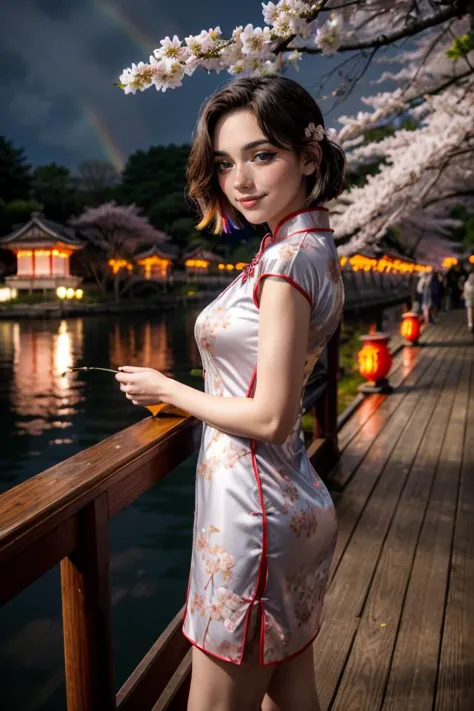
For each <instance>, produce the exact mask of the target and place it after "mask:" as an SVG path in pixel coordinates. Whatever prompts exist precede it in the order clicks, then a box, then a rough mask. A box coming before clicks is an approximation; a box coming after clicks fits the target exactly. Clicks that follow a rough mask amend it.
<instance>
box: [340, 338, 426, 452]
mask: <svg viewBox="0 0 474 711" xmlns="http://www.w3.org/2000/svg"><path fill="white" fill-rule="evenodd" d="M433 337H434V335H433V330H432V329H425V333H424V342H425V343H429V341H430V339H432V338H433ZM420 341H421V339H420ZM402 342H403V339H402V338H401V337H400V338H395V339H392V341H391V344H390V345H391V347H390V351H391V352H392V354H393V364H392V368H391V370H390V375H389V379H390V382H391V384H392V385H393V387H398V386H399V385H400V384H401V383H402V382H403V380H404V378H406V377H407V375H408V374H409V372H410V371H411V370H412V369H413V367H414V366H415V364H416V361H417V358H418V357H419V355H420V348H419V347H408V346H407V347H406V348H405V347H404V346H403V345H402ZM407 355H409V356H410V358H409V360H408V357H407ZM356 399H357V398H356ZM386 399H387V396H386V395H373V396H372V397H364V396H361V403H360V405H359V407H358V408H357V410H356V411H355V412H353V413H352V414H351V416H350V419H348V420H347V422H344V423H343V424H341V428H340V432H339V437H338V440H339V449H340V450H341V452H342V450H343V449H344V448H345V447H346V446H347V445H348V444H349V442H350V441H351V440H352V439H353V438H354V437H355V436H356V434H357V433H358V432H359V430H360V428H361V427H362V426H363V425H364V424H365V422H366V421H367V420H368V418H369V417H370V416H371V415H372V414H373V413H374V412H375V410H377V408H378V407H379V406H380V405H381V404H382V403H383V402H385V400H386Z"/></svg>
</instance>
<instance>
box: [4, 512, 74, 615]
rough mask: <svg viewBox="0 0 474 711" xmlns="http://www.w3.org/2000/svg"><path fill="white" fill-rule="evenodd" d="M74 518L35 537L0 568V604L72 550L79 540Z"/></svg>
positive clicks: (16, 593)
mask: <svg viewBox="0 0 474 711" xmlns="http://www.w3.org/2000/svg"><path fill="white" fill-rule="evenodd" d="M77 529H78V526H77V516H71V517H70V518H68V519H67V520H66V521H64V522H63V523H61V524H60V525H59V526H58V527H57V528H55V529H53V530H52V531H49V532H48V533H46V534H45V535H44V536H42V537H41V538H38V539H37V540H36V541H34V542H33V543H32V544H31V545H30V546H28V547H27V548H24V549H23V550H21V551H20V553H18V555H16V556H15V557H14V558H10V559H9V560H7V561H6V562H5V563H2V564H1V565H0V605H4V604H5V603H6V602H8V600H10V599H11V598H13V597H15V595H18V593H19V592H21V591H22V590H24V589H25V588H26V587H28V585H31V583H33V582H34V581H35V580H36V579H37V578H39V577H40V576H41V575H44V573H46V571H48V570H49V569H50V568H52V567H53V566H55V565H57V563H58V562H59V561H60V560H62V558H65V557H66V556H68V555H69V554H70V553H72V552H73V551H74V549H75V548H76V546H77V541H78V531H77Z"/></svg>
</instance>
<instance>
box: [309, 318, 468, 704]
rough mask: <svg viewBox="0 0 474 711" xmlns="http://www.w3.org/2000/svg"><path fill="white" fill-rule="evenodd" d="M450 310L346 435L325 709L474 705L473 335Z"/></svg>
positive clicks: (319, 663)
mask: <svg viewBox="0 0 474 711" xmlns="http://www.w3.org/2000/svg"><path fill="white" fill-rule="evenodd" d="M465 324H466V322H465V314H464V313H462V312H455V313H450V314H443V315H442V316H441V319H440V322H439V323H438V324H436V325H435V326H433V327H430V328H428V329H427V330H426V332H425V333H424V334H423V338H422V342H423V345H422V347H421V348H413V349H410V348H406V349H404V351H403V352H401V353H400V355H399V356H397V358H396V360H395V363H394V368H393V370H392V375H391V382H392V384H393V385H395V386H396V389H395V391H394V393H393V394H391V395H389V396H376V395H373V396H370V397H369V398H367V399H366V400H365V401H364V403H363V404H362V405H361V406H360V408H359V409H358V411H357V412H356V413H355V414H354V415H353V416H352V417H351V418H350V420H349V421H348V422H347V424H346V425H345V426H344V427H343V429H342V430H341V432H340V446H341V449H342V457H341V461H340V463H339V465H338V467H337V469H336V470H335V471H334V472H333V473H332V474H331V475H330V478H329V486H330V488H331V490H332V494H333V497H334V499H335V501H336V506H337V509H338V517H339V526H340V531H339V540H338V546H337V550H336V554H335V559H334V563H333V568H332V577H331V582H330V585H329V588H328V592H327V597H326V616H325V621H324V623H323V627H322V629H321V633H320V635H319V637H318V639H317V641H316V643H315V673H316V681H317V685H318V690H319V694H320V698H321V703H322V708H323V711H329V710H330V711H473V710H474V342H473V339H472V337H471V335H470V334H469V333H468V331H467V327H466V325H465Z"/></svg>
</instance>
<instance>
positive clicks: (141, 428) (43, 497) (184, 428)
mask: <svg viewBox="0 0 474 711" xmlns="http://www.w3.org/2000/svg"><path fill="white" fill-rule="evenodd" d="M196 426H197V423H196V421H195V420H194V418H190V417H189V418H185V419H183V418H182V417H173V416H167V417H163V418H161V419H154V418H151V417H150V418H147V419H145V420H143V421H142V422H139V423H137V424H135V425H132V427H129V428H127V429H126V430H123V431H121V432H118V433H117V434H115V435H112V437H109V438H107V439H106V440H104V441H102V442H100V443H99V444H97V445H94V446H93V447H90V448H89V449H86V450H85V451H84V452H80V453H79V454H76V455H74V456H73V457H70V458H69V459H66V460H65V461H64V462H61V463H60V464H58V465H56V466H54V467H52V468H51V469H48V470H47V471H45V472H43V473H41V474H38V475H37V476H35V477H32V478H31V479H29V480H28V481H25V482H23V483H22V484H19V485H18V486H15V487H13V488H12V489H9V490H8V491H6V492H5V493H4V494H2V496H1V497H0V565H2V564H3V562H4V561H6V560H8V559H9V558H11V557H13V555H15V554H18V553H19V552H20V551H21V550H22V549H24V548H26V547H27V546H30V545H32V544H33V543H34V541H36V540H38V539H39V538H41V537H43V536H44V535H46V534H47V533H48V532H50V531H52V530H54V529H55V528H57V527H58V526H59V525H60V524H61V523H63V522H64V521H66V520H67V519H68V518H70V517H71V516H73V515H74V514H76V513H77V512H78V511H79V510H80V509H81V508H83V507H84V506H85V505H86V504H88V503H89V502H90V501H92V500H93V499H94V498H95V497H97V496H100V495H101V494H102V493H104V492H105V491H106V490H107V489H108V488H111V487H112V486H114V484H115V483H116V482H120V481H123V480H124V477H126V476H132V474H133V473H134V472H136V471H141V469H142V468H143V467H146V466H147V465H148V464H149V463H150V462H153V461H155V462H157V461H158V459H159V457H160V456H161V454H163V453H164V452H166V451H167V450H168V449H169V448H170V446H171V442H173V446H174V445H177V444H178V443H179V441H180V438H182V439H183V441H184V442H185V446H184V447H183V453H184V456H183V459H184V458H185V457H186V456H187V455H188V445H187V442H188V438H189V436H190V435H189V431H188V430H191V429H193V428H194V427H196ZM173 466H175V462H174V460H173ZM164 473H165V472H164V471H163V472H162V475H164ZM147 481H148V480H147ZM145 484H147V482H145ZM127 486H128V484H127V482H126V481H125V482H124V487H125V488H126V487H127ZM135 490H136V488H135ZM145 490H146V489H143V491H145ZM116 498H117V504H116V506H120V505H121V502H120V496H118V494H117V496H116ZM112 505H113V504H112ZM58 562H59V560H58Z"/></svg>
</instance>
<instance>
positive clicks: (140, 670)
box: [117, 607, 190, 711]
mask: <svg viewBox="0 0 474 711" xmlns="http://www.w3.org/2000/svg"><path fill="white" fill-rule="evenodd" d="M183 615H184V607H183V608H182V609H181V610H180V611H179V612H178V614H177V615H176V616H175V617H174V618H173V619H172V620H171V622H170V623H169V625H168V626H167V627H166V629H165V630H164V631H163V632H162V634H161V635H160V637H159V638H158V639H157V641H156V642H155V644H154V645H153V647H152V648H151V649H150V650H149V652H148V653H147V654H146V656H145V657H144V658H143V659H142V661H141V662H140V664H139V665H138V666H137V667H136V669H134V671H133V672H132V674H131V675H130V677H129V678H128V679H127V681H126V682H125V684H124V685H123V686H122V688H121V689H120V691H119V692H118V694H117V708H118V709H119V710H120V711H134V710H135V709H150V708H151V707H152V706H153V704H154V703H155V701H156V700H157V698H158V697H159V696H160V694H161V693H162V692H163V690H164V689H165V688H166V686H167V684H168V683H169V681H170V679H171V678H172V676H173V673H174V672H175V671H176V669H177V668H178V667H179V665H180V664H181V662H182V661H183V659H184V658H185V657H186V655H187V653H188V651H189V647H190V643H189V642H188V640H187V639H186V637H185V636H184V635H183V633H182V631H181V627H182V621H183Z"/></svg>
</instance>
